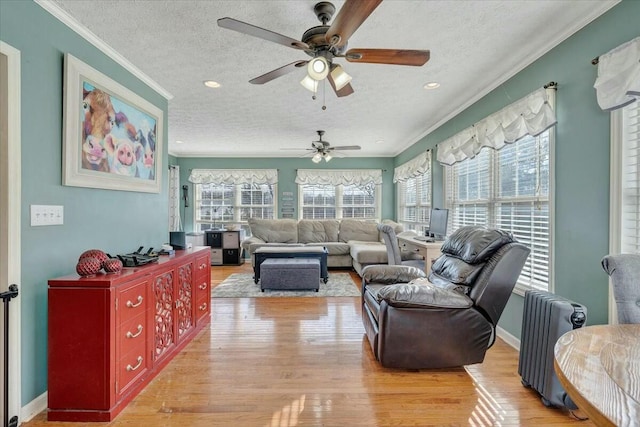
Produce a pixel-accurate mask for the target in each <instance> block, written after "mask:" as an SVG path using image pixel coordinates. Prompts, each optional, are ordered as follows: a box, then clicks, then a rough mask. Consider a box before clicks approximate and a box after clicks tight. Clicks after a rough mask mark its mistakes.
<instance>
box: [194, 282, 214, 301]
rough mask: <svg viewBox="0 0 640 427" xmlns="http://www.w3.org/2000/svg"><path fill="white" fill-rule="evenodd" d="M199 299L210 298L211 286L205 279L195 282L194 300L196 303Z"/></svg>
mask: <svg viewBox="0 0 640 427" xmlns="http://www.w3.org/2000/svg"><path fill="white" fill-rule="evenodd" d="M207 277H208V276H207ZM201 298H211V284H210V283H209V281H208V280H207V279H202V280H199V281H197V282H196V297H195V300H196V301H198V300H199V299H201Z"/></svg>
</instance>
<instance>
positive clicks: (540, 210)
mask: <svg viewBox="0 0 640 427" xmlns="http://www.w3.org/2000/svg"><path fill="white" fill-rule="evenodd" d="M550 135H551V133H550V131H549V130H547V131H545V132H544V133H542V134H541V135H539V136H537V137H532V136H527V137H524V138H522V139H520V140H518V141H517V142H515V143H512V144H509V145H506V146H505V147H503V148H502V149H501V150H497V151H496V150H491V149H488V148H484V149H482V150H481V151H480V152H479V153H478V154H477V155H476V156H475V157H474V158H471V159H466V160H464V161H461V162H459V163H456V164H454V165H453V166H448V167H446V168H445V170H446V181H445V187H446V197H447V205H448V207H449V209H450V211H449V215H450V221H449V224H450V227H451V230H455V229H457V228H459V227H462V226H465V225H487V226H489V227H495V228H500V229H503V230H507V231H510V232H511V233H513V235H514V236H515V237H516V239H517V240H518V241H519V242H520V243H522V244H524V245H526V246H528V247H529V248H530V249H531V254H530V255H529V258H528V259H527V262H526V264H525V267H524V268H523V270H522V273H521V275H520V277H519V279H518V284H517V285H516V288H517V289H518V290H520V291H521V292H522V291H524V290H526V289H532V288H533V289H543V290H547V289H548V287H549V275H550V274H549V270H550V257H551V253H550V252H551V249H550V248H551V245H550V235H551V233H550V227H549V224H550V214H549V182H550V181H549V176H550V168H549V160H550V159H549V156H550V150H549V145H550Z"/></svg>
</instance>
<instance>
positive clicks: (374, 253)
mask: <svg viewBox="0 0 640 427" xmlns="http://www.w3.org/2000/svg"><path fill="white" fill-rule="evenodd" d="M377 232H378V230H376V233H377ZM349 246H350V247H351V251H350V252H351V258H353V259H354V261H356V262H358V263H360V264H386V263H387V247H386V246H385V245H383V244H382V243H380V242H359V241H350V242H349Z"/></svg>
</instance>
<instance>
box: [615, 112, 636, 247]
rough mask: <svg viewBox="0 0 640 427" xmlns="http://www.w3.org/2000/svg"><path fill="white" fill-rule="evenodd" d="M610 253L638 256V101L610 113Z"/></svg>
mask: <svg viewBox="0 0 640 427" xmlns="http://www.w3.org/2000/svg"><path fill="white" fill-rule="evenodd" d="M612 132H613V135H612V136H613V137H612V144H611V145H612V155H611V159H612V160H611V161H612V165H611V171H612V177H611V178H612V182H613V189H612V197H611V200H612V207H611V208H612V214H611V218H612V219H613V224H614V228H613V229H612V233H611V234H612V248H611V252H612V253H640V162H639V161H638V159H639V158H640V102H638V101H636V102H634V103H632V104H629V105H627V106H626V107H623V108H621V109H619V110H616V111H614V112H613V113H612Z"/></svg>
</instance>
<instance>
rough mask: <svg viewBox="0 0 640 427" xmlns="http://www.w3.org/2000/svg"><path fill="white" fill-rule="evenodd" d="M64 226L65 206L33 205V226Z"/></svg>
mask: <svg viewBox="0 0 640 427" xmlns="http://www.w3.org/2000/svg"><path fill="white" fill-rule="evenodd" d="M62 224H64V206H60V205H31V225H32V226H34V227H37V226H44V225H62Z"/></svg>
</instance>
